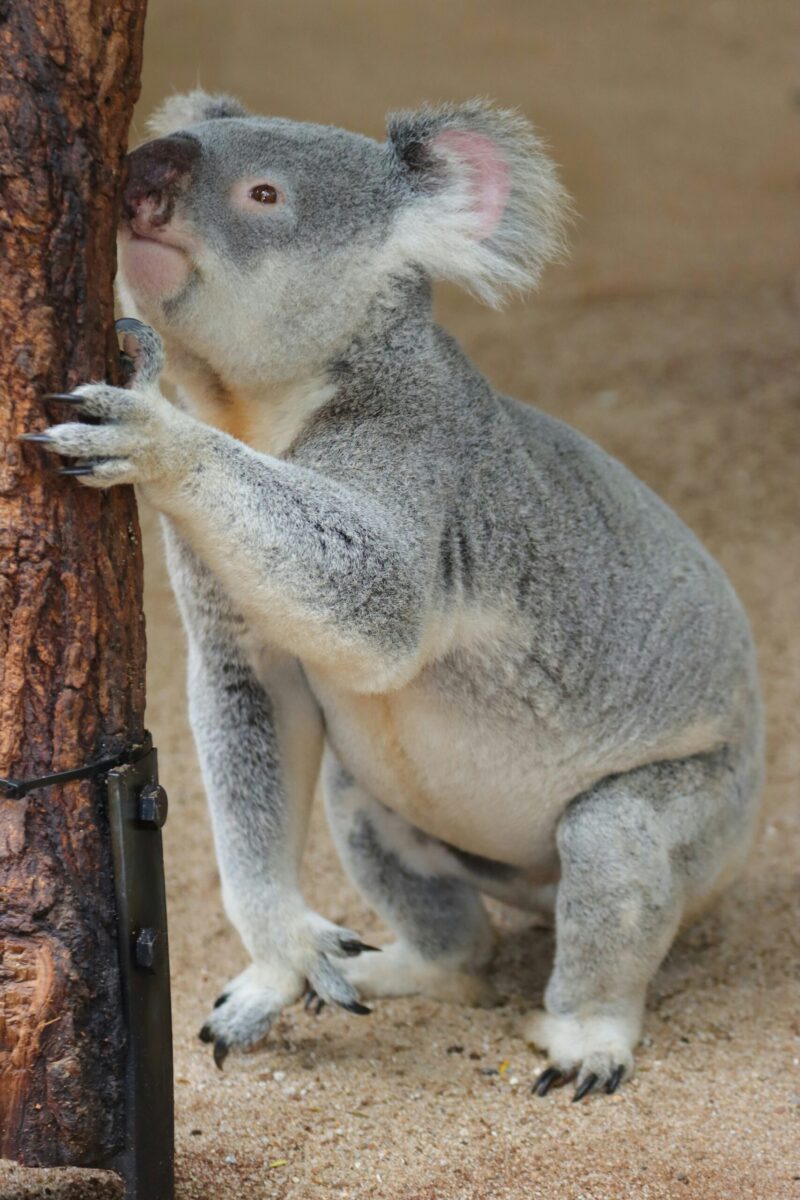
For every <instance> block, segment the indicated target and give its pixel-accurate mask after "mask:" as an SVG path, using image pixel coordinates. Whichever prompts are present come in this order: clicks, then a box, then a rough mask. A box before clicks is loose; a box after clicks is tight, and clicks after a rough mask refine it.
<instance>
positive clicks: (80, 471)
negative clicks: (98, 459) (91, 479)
mask: <svg viewBox="0 0 800 1200" xmlns="http://www.w3.org/2000/svg"><path fill="white" fill-rule="evenodd" d="M58 473H59V475H94V467H93V466H92V465H91V464H88V465H87V464H84V465H83V466H82V467H61V468H60V470H59V472H58Z"/></svg>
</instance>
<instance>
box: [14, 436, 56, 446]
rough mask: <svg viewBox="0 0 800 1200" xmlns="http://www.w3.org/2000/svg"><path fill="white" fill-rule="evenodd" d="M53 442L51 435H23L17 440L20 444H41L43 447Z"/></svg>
mask: <svg viewBox="0 0 800 1200" xmlns="http://www.w3.org/2000/svg"><path fill="white" fill-rule="evenodd" d="M52 440H53V439H52V438H51V437H50V434H49V433H21V434H20V435H19V437H18V438H17V441H18V442H41V444H42V445H43V446H45V445H47V443H48V442H52Z"/></svg>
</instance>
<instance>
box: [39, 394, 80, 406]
mask: <svg viewBox="0 0 800 1200" xmlns="http://www.w3.org/2000/svg"><path fill="white" fill-rule="evenodd" d="M42 399H43V400H60V401H61V403H62V404H83V396H79V395H77V393H76V392H45V393H44V394H43V396H42Z"/></svg>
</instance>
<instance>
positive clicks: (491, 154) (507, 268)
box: [387, 100, 570, 305]
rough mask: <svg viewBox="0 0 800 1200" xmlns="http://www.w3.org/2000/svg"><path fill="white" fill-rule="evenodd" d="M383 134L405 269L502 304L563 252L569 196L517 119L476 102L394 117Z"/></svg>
mask: <svg viewBox="0 0 800 1200" xmlns="http://www.w3.org/2000/svg"><path fill="white" fill-rule="evenodd" d="M387 129H388V135H389V142H388V145H389V148H390V153H391V154H392V157H393V164H394V168H395V174H396V176H397V175H399V179H400V182H401V189H402V194H401V202H400V206H399V211H398V217H397V223H396V228H395V238H396V245H397V249H398V250H399V253H400V255H401V256H402V257H404V258H405V259H406V261H407V262H413V263H416V264H418V265H419V266H421V267H422V268H423V269H424V270H426V271H428V272H429V273H430V274H431V275H433V276H435V277H437V278H442V279H450V280H453V281H454V282H456V283H460V284H462V285H463V286H465V287H467V288H468V289H469V290H471V291H473V292H474V293H475V294H476V295H477V296H478V297H479V298H481V299H483V300H485V301H487V302H488V303H489V304H495V305H497V304H500V303H501V302H502V300H503V298H504V297H505V295H506V294H507V293H508V292H509V291H515V290H522V289H525V288H529V287H532V286H533V285H534V284H535V283H536V282H537V281H538V278H539V275H540V274H541V271H542V268H543V266H544V265H545V263H547V262H549V261H551V260H553V259H556V258H558V257H560V256H561V255H562V254H563V251H564V244H565V243H564V226H565V223H566V219H567V217H568V215H569V211H570V205H569V199H568V197H567V194H566V192H565V191H564V189H563V188H562V187H561V184H560V183H559V181H558V177H557V175H556V170H555V166H554V165H553V163H552V161H551V160H550V158H549V157H548V156H547V154H546V153H545V152H544V149H543V147H542V143H541V142H540V140H539V138H538V137H537V136H536V134H535V133H534V131H533V129H532V127H531V126H530V125H529V124H528V122H527V121H526V120H525V119H524V118H523V117H521V116H520V115H519V114H518V113H516V112H512V111H510V110H508V109H502V108H495V107H493V106H492V105H491V104H490V103H488V102H487V101H484V100H471V101H468V102H467V103H466V104H460V105H440V106H436V107H425V108H422V109H419V110H418V111H416V112H401V113H394V114H392V115H391V116H390V117H389V120H388V125H387Z"/></svg>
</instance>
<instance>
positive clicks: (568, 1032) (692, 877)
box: [526, 748, 759, 1099]
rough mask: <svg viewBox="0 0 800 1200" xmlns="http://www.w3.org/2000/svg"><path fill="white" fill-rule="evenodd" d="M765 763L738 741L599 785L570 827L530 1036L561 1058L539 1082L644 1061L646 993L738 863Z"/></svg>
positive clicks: (563, 836) (592, 1077) (576, 807)
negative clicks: (640, 1052) (739, 748)
mask: <svg viewBox="0 0 800 1200" xmlns="http://www.w3.org/2000/svg"><path fill="white" fill-rule="evenodd" d="M758 776H759V768H758V762H757V756H756V755H749V756H742V755H741V754H739V753H737V752H736V751H735V750H733V749H731V748H724V749H722V750H720V751H718V752H715V753H713V754H709V755H701V756H697V757H696V758H691V759H685V760H681V761H677V762H663V763H655V764H652V765H650V766H647V767H642V768H639V769H638V770H636V771H632V772H630V773H628V774H625V775H619V776H615V777H612V778H609V779H606V780H604V781H602V782H601V783H599V784H597V785H596V786H595V787H594V788H593V789H592V790H591V791H589V792H587V793H585V794H584V795H582V796H580V797H578V798H577V799H576V800H575V801H573V802H572V804H571V805H570V806H569V807H568V808H567V810H566V812H565V813H564V815H563V817H562V819H561V822H560V825H559V829H558V839H557V840H558V850H559V855H560V859H561V872H562V873H561V881H560V883H559V888H558V897H557V901H556V957H555V964H554V967H553V973H552V975H551V977H550V981H549V983H548V986H547V990H546V992H545V1008H546V1011H545V1012H541V1013H538V1014H535V1015H534V1016H533V1017H532V1018H530V1019H529V1023H528V1026H527V1029H526V1034H527V1036H528V1038H529V1040H530V1041H531V1042H533V1043H534V1044H535V1045H537V1046H538V1047H540V1048H541V1049H543V1050H546V1051H547V1053H548V1056H549V1059H550V1065H549V1066H548V1068H547V1069H546V1070H545V1071H544V1072H543V1074H542V1075H541V1076H540V1077H539V1079H538V1080H537V1082H536V1084H535V1085H534V1090H535V1091H537V1092H538V1093H539V1094H540V1095H544V1094H545V1093H546V1092H547V1091H548V1090H549V1088H550V1087H551V1086H553V1084H557V1083H560V1082H563V1081H564V1080H565V1079H569V1078H571V1077H576V1079H577V1082H576V1093H575V1096H576V1099H579V1098H580V1097H581V1096H583V1095H585V1094H586V1093H587V1092H589V1091H591V1090H592V1088H594V1087H605V1089H606V1090H607V1091H614V1089H615V1088H616V1087H617V1085H618V1084H619V1082H620V1081H621V1080H622V1078H623V1077H624V1076H625V1075H627V1074H629V1073H630V1071H631V1069H632V1066H633V1050H634V1047H635V1045H636V1043H637V1042H638V1040H639V1036H640V1032H641V1023H642V1015H643V1011H644V1000H645V990H646V988H647V985H648V983H649V982H650V980H651V979H652V977H653V975H654V974H655V972H656V970H657V968H658V966H659V964H660V962H661V960H662V959H663V957H664V955H665V954H666V952H667V950H668V949H669V946H670V944H671V942H672V940H673V938H674V936H675V933H676V932H677V929H678V926H679V925H680V923H681V921H682V920H683V919H684V917H685V916H686V915H687V913H691V912H692V911H693V910H694V911H696V910H697V908H698V907H700V906H701V903H702V901H703V899H704V898H707V897H708V896H709V895H711V894H713V893H714V891H715V890H718V888H719V886H720V883H722V882H724V881H725V876H726V875H728V874H730V873H731V872H732V870H733V869H734V868H736V867H738V866H739V865H740V863H741V860H742V858H743V856H744V854H745V852H746V849H747V845H748V843H749V840H750V833H751V826H752V818H753V812H754V809H755V797H756V794H757V789H758Z"/></svg>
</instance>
